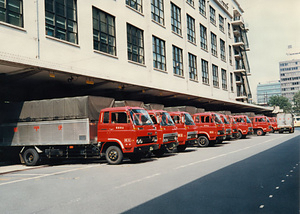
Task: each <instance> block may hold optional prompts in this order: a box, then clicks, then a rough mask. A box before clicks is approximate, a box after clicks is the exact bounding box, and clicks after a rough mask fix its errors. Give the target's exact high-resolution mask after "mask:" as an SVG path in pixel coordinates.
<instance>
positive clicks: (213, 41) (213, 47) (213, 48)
mask: <svg viewBox="0 0 300 214" xmlns="http://www.w3.org/2000/svg"><path fill="white" fill-rule="evenodd" d="M210 33H211V54H212V55H213V56H215V57H218V49H217V48H218V47H217V35H216V34H214V33H213V32H210Z"/></svg>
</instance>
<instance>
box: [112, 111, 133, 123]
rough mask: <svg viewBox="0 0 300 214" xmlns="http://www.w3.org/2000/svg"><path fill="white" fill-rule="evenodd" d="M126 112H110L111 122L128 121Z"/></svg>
mask: <svg viewBox="0 0 300 214" xmlns="http://www.w3.org/2000/svg"><path fill="white" fill-rule="evenodd" d="M129 121H130V120H129V118H128V117H127V114H126V112H112V113H111V123H129Z"/></svg>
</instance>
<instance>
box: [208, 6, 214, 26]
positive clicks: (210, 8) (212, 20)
mask: <svg viewBox="0 0 300 214" xmlns="http://www.w3.org/2000/svg"><path fill="white" fill-rule="evenodd" d="M209 11H210V22H211V23H212V24H214V25H216V11H215V9H214V8H213V7H211V6H209Z"/></svg>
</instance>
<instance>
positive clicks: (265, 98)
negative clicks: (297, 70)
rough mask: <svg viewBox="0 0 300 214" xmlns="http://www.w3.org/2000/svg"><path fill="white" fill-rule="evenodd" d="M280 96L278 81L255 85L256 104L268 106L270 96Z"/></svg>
mask: <svg viewBox="0 0 300 214" xmlns="http://www.w3.org/2000/svg"><path fill="white" fill-rule="evenodd" d="M276 95H278V96H281V84H280V81H276V82H268V83H259V84H258V85H257V104H258V105H264V106H266V105H268V102H269V99H270V97H272V96H276Z"/></svg>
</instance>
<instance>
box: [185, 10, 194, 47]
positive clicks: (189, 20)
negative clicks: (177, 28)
mask: <svg viewBox="0 0 300 214" xmlns="http://www.w3.org/2000/svg"><path fill="white" fill-rule="evenodd" d="M187 37H188V40H189V41H190V42H192V43H196V37H195V19H193V18H192V17H191V16H189V15H187Z"/></svg>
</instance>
